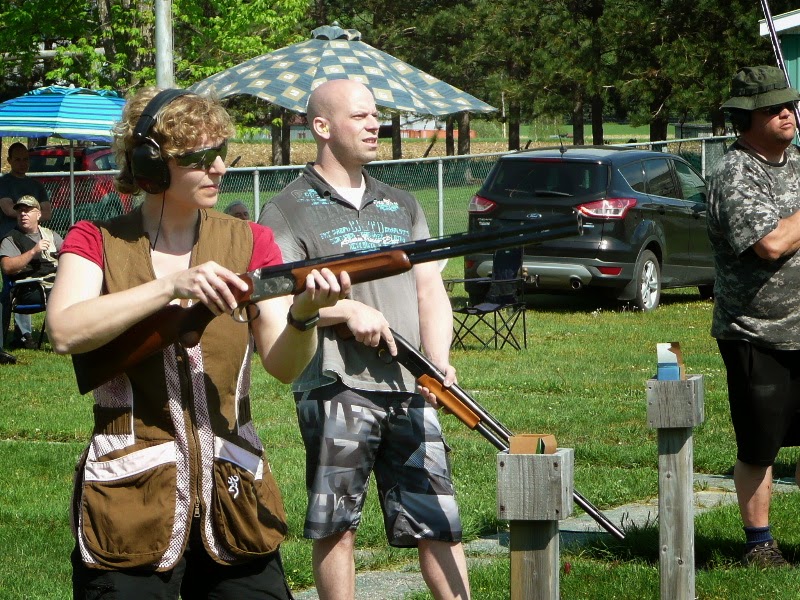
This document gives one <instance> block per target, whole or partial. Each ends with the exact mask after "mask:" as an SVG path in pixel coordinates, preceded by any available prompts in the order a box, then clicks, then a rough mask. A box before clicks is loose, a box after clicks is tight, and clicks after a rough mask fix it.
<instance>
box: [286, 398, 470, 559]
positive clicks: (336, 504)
mask: <svg viewBox="0 0 800 600" xmlns="http://www.w3.org/2000/svg"><path fill="white" fill-rule="evenodd" d="M295 399H296V401H297V418H298V421H299V424H300V431H301V433H302V435H303V442H304V444H305V447H306V487H307V489H308V511H307V513H306V521H305V528H304V531H303V534H304V535H305V537H307V538H312V539H320V538H324V537H328V536H330V535H332V534H335V533H340V532H343V531H347V530H351V529H355V528H357V527H358V524H359V522H360V520H361V510H362V507H363V505H364V500H365V498H366V492H367V487H368V483H369V477H370V473H372V472H374V473H375V483H376V484H377V488H378V494H379V498H380V503H381V507H382V508H383V515H384V527H385V529H386V537H387V538H388V540H389V543H390V544H391V545H392V546H399V547H413V546H416V545H417V543H418V541H419V540H420V539H430V540H439V541H448V542H458V541H461V520H460V518H459V515H458V507H457V506H456V502H455V498H454V496H453V484H452V481H451V479H450V465H449V462H448V460H447V451H448V449H447V446H446V444H445V442H444V438H443V437H442V430H441V427H440V426H439V421H438V419H437V417H436V411H435V410H434V409H433V408H432V407H431V406H430V405H429V404H428V403H427V402H425V400H424V399H423V398H422V397H421V396H419V395H416V394H409V393H396V392H367V391H362V390H351V389H349V388H347V387H345V386H344V385H342V384H341V383H340V382H337V383H334V384H331V385H327V386H324V387H321V388H317V389H315V390H311V391H309V392H302V393H300V392H298V393H296V394H295Z"/></svg>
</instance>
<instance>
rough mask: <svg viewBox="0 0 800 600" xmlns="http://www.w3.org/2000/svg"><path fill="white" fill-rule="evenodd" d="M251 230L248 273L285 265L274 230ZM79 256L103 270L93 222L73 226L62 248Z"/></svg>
mask: <svg viewBox="0 0 800 600" xmlns="http://www.w3.org/2000/svg"><path fill="white" fill-rule="evenodd" d="M249 225H250V230H251V231H252V232H253V254H252V256H251V257H250V265H249V266H248V267H247V270H248V271H252V270H253V269H258V268H259V267H267V266H272V265H280V264H283V257H282V256H281V250H280V248H279V247H278V244H276V243H275V237H274V236H273V234H272V229H270V228H269V227H264V226H263V225H259V224H258V223H253V222H250V223H249ZM67 253H70V254H77V255H78V256H82V257H83V258H85V259H86V260H90V261H92V262H93V263H94V264H96V265H97V266H98V267H100V269H101V270H102V269H103V236H102V235H101V234H100V230H99V229H98V228H97V226H96V225H95V224H94V223H92V222H91V221H78V222H77V223H75V225H73V226H72V227H71V228H70V230H69V232H67V236H66V237H65V238H64V244H63V245H62V246H61V254H67Z"/></svg>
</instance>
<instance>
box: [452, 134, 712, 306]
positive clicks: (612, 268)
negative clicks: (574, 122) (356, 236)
mask: <svg viewBox="0 0 800 600" xmlns="http://www.w3.org/2000/svg"><path fill="white" fill-rule="evenodd" d="M574 211H577V212H578V213H580V215H581V217H582V219H583V224H584V226H583V235H580V236H578V235H576V236H574V237H568V238H563V239H558V240H554V241H550V242H545V243H542V244H536V245H530V246H526V247H525V257H524V268H525V269H526V270H527V274H528V277H529V280H530V283H529V284H528V286H527V288H526V291H528V292H535V291H538V292H547V293H578V292H582V293H598V294H602V295H605V296H608V297H611V298H617V299H619V300H625V301H632V302H633V304H635V306H636V307H638V308H639V309H641V310H644V311H648V310H653V309H654V308H656V307H657V306H658V303H659V299H660V296H661V290H663V289H667V288H679V287H689V286H697V287H698V289H699V290H700V294H701V296H703V297H710V296H711V295H712V293H713V283H714V263H713V258H712V253H711V244H710V242H709V239H708V235H707V233H706V184H705V182H704V181H703V178H702V177H701V176H700V174H699V173H697V171H695V169H694V168H693V167H692V166H691V165H690V164H689V163H688V162H687V161H686V160H684V159H683V158H681V157H679V156H676V155H673V154H667V153H662V152H653V151H647V150H637V149H631V148H615V147H613V146H570V147H554V148H542V149H536V150H531V151H525V152H518V153H514V154H509V155H505V156H502V157H501V158H500V159H499V160H498V161H497V163H496V164H495V166H494V168H493V169H492V170H491V172H490V173H489V175H488V176H487V177H486V180H485V181H484V183H483V185H482V187H481V188H480V190H479V191H478V193H477V194H476V195H475V196H474V197H473V198H472V200H471V201H470V203H469V231H483V230H485V229H487V228H498V229H499V228H501V227H504V226H511V225H521V224H523V223H536V222H537V221H543V220H545V219H546V218H547V217H549V216H555V215H567V214H570V213H573V212H574ZM491 271H492V256H491V255H490V254H475V255H470V256H467V257H465V260H464V276H465V278H468V279H469V278H475V277H486V276H488V275H490V274H491ZM465 287H466V290H467V292H468V294H469V297H470V301H471V302H480V300H481V299H482V297H483V295H484V294H485V288H483V287H480V286H479V285H476V284H475V283H470V282H468V283H466V284H465Z"/></svg>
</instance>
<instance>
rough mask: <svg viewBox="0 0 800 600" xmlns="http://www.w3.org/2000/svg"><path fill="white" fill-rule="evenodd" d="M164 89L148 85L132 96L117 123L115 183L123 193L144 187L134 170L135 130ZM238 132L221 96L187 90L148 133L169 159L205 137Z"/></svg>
mask: <svg viewBox="0 0 800 600" xmlns="http://www.w3.org/2000/svg"><path fill="white" fill-rule="evenodd" d="M160 91H161V90H160V89H158V88H155V87H147V88H142V89H141V90H139V91H137V92H135V93H134V94H132V95H130V96H128V100H127V102H126V103H125V108H124V109H123V111H122V120H120V121H119V122H118V123H117V124H116V126H115V127H114V144H113V147H114V151H115V153H116V157H117V165H119V169H120V173H119V175H118V176H117V177H116V180H115V184H116V187H117V191H119V192H120V193H122V194H138V193H139V192H140V191H141V189H140V188H139V186H138V185H137V184H136V180H135V179H134V178H133V173H132V172H131V163H130V156H131V152H132V151H133V149H134V148H135V147H136V146H137V145H138V144H137V142H136V140H135V139H134V137H133V132H134V131H135V130H136V123H137V122H138V121H139V117H140V116H141V114H142V112H144V109H145V107H146V106H147V103H148V102H150V100H152V99H153V97H155V95H156V94H158V92H160ZM234 132H235V128H234V126H233V121H232V119H231V117H230V115H229V114H228V113H227V111H226V110H225V108H224V107H223V106H222V105H221V104H220V103H219V101H218V100H216V99H214V98H209V97H207V96H198V95H197V94H187V95H185V96H179V97H177V98H175V99H174V100H172V102H170V103H169V104H167V105H166V106H163V107H162V108H161V110H160V111H159V112H158V116H157V117H156V120H155V122H154V123H153V126H152V127H151V128H150V132H149V133H148V137H150V138H152V139H153V141H155V142H156V144H158V146H159V148H161V156H162V158H163V159H164V160H169V159H170V158H172V157H174V156H177V155H179V154H183V153H184V152H187V151H191V150H193V149H194V148H197V147H198V146H199V145H200V144H201V142H202V140H203V138H207V139H212V140H216V139H220V138H225V139H227V138H229V137H231V136H232V135H233V134H234Z"/></svg>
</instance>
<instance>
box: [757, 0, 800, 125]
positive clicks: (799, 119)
mask: <svg viewBox="0 0 800 600" xmlns="http://www.w3.org/2000/svg"><path fill="white" fill-rule="evenodd" d="M761 9H762V10H763V11H764V20H765V21H766V24H767V30H769V41H770V42H772V51H773V52H774V53H775V60H777V61H778V66H779V67H780V69H781V71H783V76H784V78H785V79H786V85H788V86H789V87H792V81H791V80H790V79H789V71H788V70H787V69H786V61H785V60H784V59H783V52H782V51H781V42H780V40H779V39H778V32H777V31H775V22H774V21H773V20H772V11H770V9H769V2H767V0H761ZM792 106H794V122H795V126H797V127H800V110H798V108H797V102H792Z"/></svg>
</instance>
